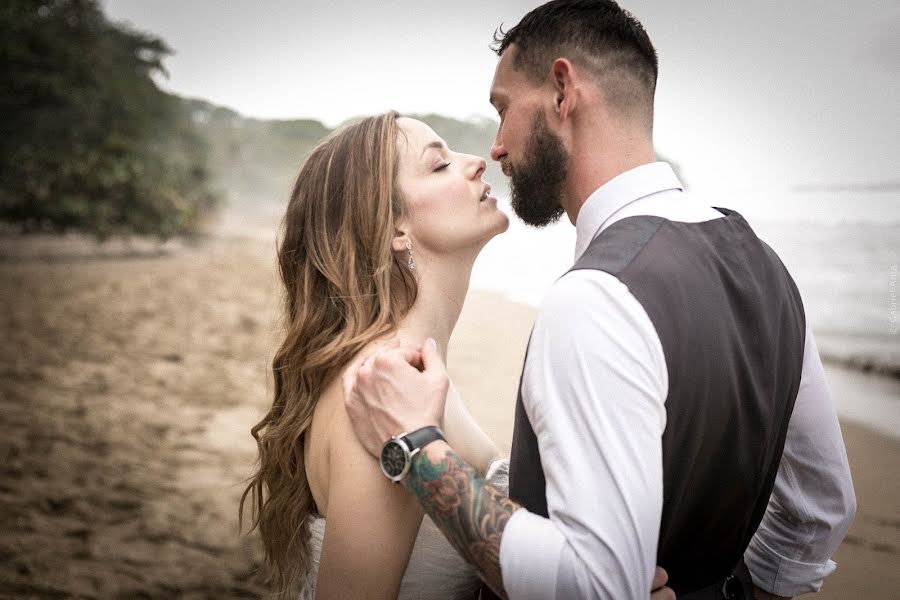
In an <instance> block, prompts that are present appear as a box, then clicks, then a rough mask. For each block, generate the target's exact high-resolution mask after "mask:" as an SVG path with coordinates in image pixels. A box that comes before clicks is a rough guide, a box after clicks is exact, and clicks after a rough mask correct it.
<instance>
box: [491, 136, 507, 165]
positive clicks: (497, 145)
mask: <svg viewBox="0 0 900 600" xmlns="http://www.w3.org/2000/svg"><path fill="white" fill-rule="evenodd" d="M504 156H506V148H504V147H503V143H502V142H500V136H499V135H498V136H497V137H496V138H494V143H493V144H492V145H491V159H492V160H496V161H498V162H499V161H500V159H502V158H503V157H504Z"/></svg>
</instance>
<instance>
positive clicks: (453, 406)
mask: <svg viewBox="0 0 900 600" xmlns="http://www.w3.org/2000/svg"><path fill="white" fill-rule="evenodd" d="M443 431H444V435H445V436H446V437H447V442H448V443H449V444H450V446H452V447H453V449H454V450H455V451H456V453H457V454H459V455H460V456H461V457H462V459H463V460H465V461H466V462H467V463H469V465H471V466H472V467H474V468H475V470H476V471H478V472H479V473H480V474H481V475H484V474H485V473H487V469H488V466H490V464H491V463H492V462H493V461H494V460H496V459H498V458H500V450H499V449H498V448H497V445H496V444H495V443H494V442H493V441H492V440H491V438H489V437H488V435H487V434H486V433H485V432H484V431H483V430H482V429H481V427H479V426H478V423H476V422H475V419H473V418H472V414H471V413H470V412H469V410H468V409H467V408H466V405H465V404H463V401H462V398H461V397H460V395H459V392H457V391H456V386H454V385H453V382H452V381H451V382H450V389H449V390H447V403H446V404H445V405H444V425H443Z"/></svg>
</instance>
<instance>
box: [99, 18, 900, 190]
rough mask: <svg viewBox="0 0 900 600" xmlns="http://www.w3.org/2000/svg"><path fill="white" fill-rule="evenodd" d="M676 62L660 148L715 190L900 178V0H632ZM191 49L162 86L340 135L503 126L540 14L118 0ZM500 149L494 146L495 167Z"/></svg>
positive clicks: (666, 65) (663, 99) (662, 108)
mask: <svg viewBox="0 0 900 600" xmlns="http://www.w3.org/2000/svg"><path fill="white" fill-rule="evenodd" d="M621 4H622V5H623V6H624V7H625V8H627V9H629V10H631V11H632V12H633V13H634V14H635V15H636V16H637V17H638V18H639V19H640V20H641V21H642V22H643V24H644V26H645V27H646V29H647V31H648V32H649V34H650V37H651V39H652V40H653V42H654V44H655V45H656V47H657V51H658V52H659V56H660V80H659V87H658V93H657V118H656V145H657V147H658V148H659V149H660V150H661V151H662V152H663V153H665V154H667V155H668V156H670V157H672V158H673V159H675V160H676V161H677V162H679V163H680V164H681V166H682V167H683V171H684V173H685V174H686V177H687V178H688V180H689V181H690V183H691V184H692V185H693V186H695V187H700V188H706V187H709V188H712V189H716V188H722V187H724V186H731V185H736V186H739V187H741V188H746V189H756V188H764V187H767V186H770V185H771V186H775V187H780V188H783V189H787V188H790V187H792V186H796V185H827V184H840V185H846V184H870V183H875V182H896V183H897V188H898V189H900V167H898V165H900V158H898V157H900V141H898V140H900V114H898V113H900V111H898V107H900V3H898V2H896V0H871V1H864V2H848V1H844V0H789V1H785V0H760V1H755V2H718V1H713V0H708V1H700V0H693V1H678V2H669V1H659V0H623V1H622V2H621ZM103 5H104V7H105V9H106V11H107V14H108V15H109V16H110V17H111V18H112V19H113V20H117V21H128V22H130V23H131V24H132V25H133V26H134V27H136V28H137V29H141V30H146V31H149V32H152V33H155V34H157V35H159V36H161V37H162V38H163V39H165V40H166V42H167V43H168V44H169V45H170V46H171V47H172V48H173V49H174V51H175V54H174V55H173V56H172V57H170V58H169V59H168V60H167V61H166V66H167V68H168V70H169V72H170V78H169V79H168V80H165V81H163V82H162V83H163V86H164V87H165V88H167V89H169V90H172V91H174V92H177V93H179V94H183V95H187V96H192V97H201V98H206V99H209V100H211V101H212V102H215V103H217V104H222V105H225V106H228V107H231V108H233V109H235V110H237V111H239V112H241V113H243V114H245V115H248V116H256V117H266V118H269V117H272V118H299V117H311V118H316V119H319V120H322V121H324V122H325V123H326V124H328V125H335V124H337V123H339V122H341V121H343V120H344V119H347V118H349V117H352V116H357V115H362V114H370V113H376V112H381V111H383V110H386V109H388V108H395V109H397V110H400V111H401V112H419V113H425V112H436V113H441V114H446V115H450V116H455V117H462V118H465V117H470V116H492V115H493V109H492V108H491V106H490V104H489V103H488V101H487V98H488V89H489V86H490V81H491V78H492V76H493V71H494V67H495V65H496V60H497V59H496V56H495V55H494V54H493V53H492V52H491V51H490V50H489V49H488V45H489V43H490V41H491V36H492V34H493V32H494V29H495V28H496V27H497V26H498V25H500V24H501V23H504V24H506V25H507V26H509V25H512V24H515V23H516V22H517V21H518V20H519V19H520V18H521V17H522V15H524V14H525V13H526V12H527V11H528V10H530V9H531V8H533V7H534V6H536V5H537V2H535V1H513V0H490V1H485V0H455V1H453V2H443V3H441V2H421V1H419V0H417V1H409V0H394V1H379V2H372V1H358V0H295V1H288V0H266V1H265V2H256V1H249V0H229V1H225V0H190V1H187V2H186V1H184V0H178V1H175V0H153V1H150V0H104V1H103ZM488 150H489V149H488V148H485V149H484V155H485V156H487V153H488Z"/></svg>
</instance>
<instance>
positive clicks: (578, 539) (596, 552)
mask: <svg viewBox="0 0 900 600" xmlns="http://www.w3.org/2000/svg"><path fill="white" fill-rule="evenodd" d="M667 390H668V374H667V371H666V363H665V358H664V356H663V351H662V345H661V343H660V341H659V337H658V336H657V334H656V331H655V329H654V327H653V325H652V323H651V321H650V318H649V317H648V316H647V314H646V312H645V311H644V309H643V307H642V306H641V305H640V303H639V302H638V301H637V300H636V299H635V298H634V297H633V296H632V295H631V293H630V292H629V291H628V288H627V287H626V286H625V285H624V284H622V283H621V282H619V281H618V280H617V279H616V278H614V277H612V276H611V275H609V274H607V273H603V272H600V271H592V270H584V271H575V272H571V273H569V274H567V275H566V276H564V277H563V278H561V279H560V280H559V281H557V282H556V284H554V286H553V288H552V289H551V290H550V292H549V294H548V296H547V298H546V299H545V301H544V302H543V304H542V305H541V308H540V310H539V312H538V316H537V319H536V321H535V326H534V330H533V332H532V337H531V342H530V346H529V354H528V360H527V362H526V365H525V370H524V373H523V380H522V398H523V404H524V406H525V409H526V412H527V414H528V418H529V420H530V422H531V425H532V427H533V429H534V432H535V435H536V437H537V441H538V447H539V450H540V455H541V461H542V465H543V469H544V475H545V478H546V482H547V487H546V494H547V508H548V512H549V519H547V518H543V517H541V516H538V515H535V514H533V513H530V512H528V511H526V510H524V509H521V510H519V511H517V512H516V513H515V514H514V515H513V516H512V518H511V519H510V521H509V522H508V523H507V525H506V528H505V530H504V533H503V539H502V542H501V547H500V563H501V567H502V573H503V584H504V587H505V588H506V591H507V593H508V594H509V597H510V598H513V599H522V598H542V599H543V598H635V599H640V600H646V598H647V597H649V595H650V584H651V580H652V576H653V570H654V567H655V564H656V549H657V542H658V538H659V526H660V519H661V515H662V498H663V489H662V485H663V484H662V441H661V440H662V432H663V429H664V428H665V420H666V413H665V406H664V402H665V397H666V394H667Z"/></svg>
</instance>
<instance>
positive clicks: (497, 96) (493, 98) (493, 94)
mask: <svg viewBox="0 0 900 600" xmlns="http://www.w3.org/2000/svg"><path fill="white" fill-rule="evenodd" d="M503 97H504V96H503V94H498V93H496V92H491V96H490V98H488V102H490V103H491V106H493V107H495V108H496V107H497V103H498V102H500V101H501V100H503Z"/></svg>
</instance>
